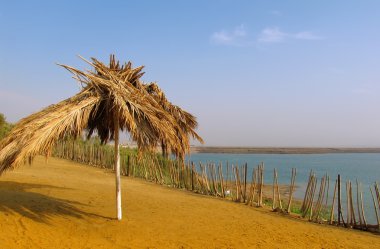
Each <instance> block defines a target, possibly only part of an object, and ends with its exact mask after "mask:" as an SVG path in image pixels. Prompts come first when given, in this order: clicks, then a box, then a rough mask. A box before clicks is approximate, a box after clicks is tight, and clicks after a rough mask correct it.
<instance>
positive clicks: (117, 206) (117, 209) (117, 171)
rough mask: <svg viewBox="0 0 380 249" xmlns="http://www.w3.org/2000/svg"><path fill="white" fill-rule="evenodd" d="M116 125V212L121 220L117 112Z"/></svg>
mask: <svg viewBox="0 0 380 249" xmlns="http://www.w3.org/2000/svg"><path fill="white" fill-rule="evenodd" d="M114 125H115V128H114V129H115V130H114V132H115V134H114V139H115V177H116V211H117V219H118V220H121V218H122V213H121V186H120V148H119V112H118V111H116V112H115V117H114Z"/></svg>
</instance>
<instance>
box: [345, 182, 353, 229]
mask: <svg viewBox="0 0 380 249" xmlns="http://www.w3.org/2000/svg"><path fill="white" fill-rule="evenodd" d="M346 198H347V200H346V204H347V211H346V212H347V214H346V215H347V218H346V221H347V225H348V224H351V223H352V216H351V208H350V187H349V183H348V181H347V182H346Z"/></svg>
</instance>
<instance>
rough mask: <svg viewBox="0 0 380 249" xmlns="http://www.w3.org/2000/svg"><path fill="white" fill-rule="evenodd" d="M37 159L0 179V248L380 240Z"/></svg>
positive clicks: (325, 244)
mask: <svg viewBox="0 0 380 249" xmlns="http://www.w3.org/2000/svg"><path fill="white" fill-rule="evenodd" d="M122 191H123V192H122V198H123V220H122V221H117V220H115V219H114V217H115V186H114V175H113V174H112V173H110V172H106V171H105V170H102V169H98V168H93V167H90V166H83V165H80V164H77V163H72V162H69V161H66V160H61V159H55V158H51V159H49V161H48V163H45V159H44V158H42V157H37V158H36V159H35V161H34V163H33V165H32V166H23V167H20V168H18V169H16V170H14V171H11V172H7V173H6V174H4V175H3V176H1V177H0V211H1V212H0V220H1V222H0V229H1V232H0V248H380V236H379V235H375V234H371V233H369V232H361V231H354V230H347V229H344V228H337V227H332V226H326V225H319V224H314V223H308V222H306V221H302V220H297V219H296V218H289V217H285V216H282V215H280V214H278V213H272V212H270V211H268V210H266V209H262V208H261V209H260V208H252V207H248V206H245V205H243V204H237V203H233V202H230V201H226V200H220V199H217V198H213V197H207V196H201V195H198V194H194V193H191V192H188V191H184V190H178V189H172V188H169V187H166V186H160V185H157V184H154V183H150V182H145V181H143V180H140V179H133V178H127V177H123V178H122Z"/></svg>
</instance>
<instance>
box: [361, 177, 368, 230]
mask: <svg viewBox="0 0 380 249" xmlns="http://www.w3.org/2000/svg"><path fill="white" fill-rule="evenodd" d="M359 185H360V202H361V208H362V216H363V223H364V226H365V228H366V229H367V228H368V226H367V219H366V218H365V213H364V204H363V190H362V185H361V183H359Z"/></svg>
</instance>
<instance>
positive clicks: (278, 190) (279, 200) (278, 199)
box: [275, 170, 282, 210]
mask: <svg viewBox="0 0 380 249" xmlns="http://www.w3.org/2000/svg"><path fill="white" fill-rule="evenodd" d="M275 174H276V189H277V201H278V203H279V205H280V209H281V210H282V202H281V196H280V189H279V186H278V175H277V170H275Z"/></svg>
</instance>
